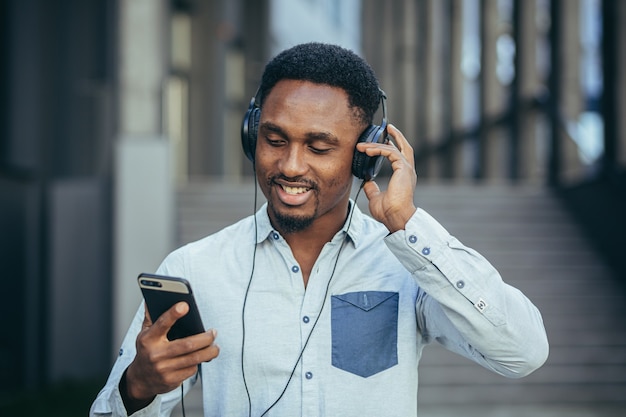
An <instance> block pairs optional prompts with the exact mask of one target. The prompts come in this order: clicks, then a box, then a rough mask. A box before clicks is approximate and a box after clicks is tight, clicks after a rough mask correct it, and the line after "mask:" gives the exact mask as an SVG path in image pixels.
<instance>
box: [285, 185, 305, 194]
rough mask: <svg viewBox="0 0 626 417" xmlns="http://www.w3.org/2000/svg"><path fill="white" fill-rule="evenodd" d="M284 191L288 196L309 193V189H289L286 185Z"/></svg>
mask: <svg viewBox="0 0 626 417" xmlns="http://www.w3.org/2000/svg"><path fill="white" fill-rule="evenodd" d="M283 190H285V192H286V193H287V194H294V195H295V194H302V193H306V192H307V191H309V189H308V188H305V187H287V186H286V185H283Z"/></svg>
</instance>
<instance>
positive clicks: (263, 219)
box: [256, 199, 365, 247]
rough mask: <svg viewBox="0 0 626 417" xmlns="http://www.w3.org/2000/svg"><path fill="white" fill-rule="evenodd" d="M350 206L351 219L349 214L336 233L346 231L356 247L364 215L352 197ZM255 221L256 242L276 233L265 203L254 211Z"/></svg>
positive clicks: (344, 232)
mask: <svg viewBox="0 0 626 417" xmlns="http://www.w3.org/2000/svg"><path fill="white" fill-rule="evenodd" d="M350 207H351V208H353V212H352V219H350V216H348V218H347V219H346V221H345V223H344V224H343V227H342V228H341V230H340V231H339V232H338V233H341V234H342V235H345V234H346V233H347V234H348V236H349V237H350V240H351V241H352V243H353V244H354V246H355V247H357V246H358V242H359V239H360V236H361V235H362V231H363V221H364V220H365V215H364V214H363V212H362V211H361V210H360V209H359V206H358V205H356V204H355V203H354V200H352V199H350ZM256 221H257V225H256V227H257V231H258V233H257V238H256V239H257V243H261V242H263V241H264V240H265V239H268V238H270V237H271V236H273V234H274V233H278V232H277V231H276V230H274V228H273V227H272V223H271V222H270V218H269V215H268V214H267V203H264V204H263V205H262V206H261V208H260V209H259V210H258V211H257V212H256Z"/></svg>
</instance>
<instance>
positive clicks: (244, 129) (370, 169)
mask: <svg viewBox="0 0 626 417" xmlns="http://www.w3.org/2000/svg"><path fill="white" fill-rule="evenodd" d="M379 91H380V101H381V103H382V107H383V120H382V122H381V124H380V126H377V125H369V126H368V127H367V129H365V131H363V133H361V136H359V140H358V141H357V143H361V142H366V143H370V142H371V143H387V142H388V139H387V106H386V103H385V101H386V99H387V95H386V94H385V92H384V91H383V90H380V89H379ZM257 94H258V91H257ZM257 94H255V96H254V97H252V100H250V106H249V107H248V111H247V112H246V114H245V116H244V117H243V123H242V125H241V145H242V147H243V152H244V153H245V154H246V156H247V157H248V159H249V160H251V161H252V162H254V154H255V152H256V140H257V134H258V131H259V120H260V118H261V108H260V107H259V106H257V104H256V96H257ZM383 161H384V158H383V157H382V156H374V157H371V156H368V155H367V154H365V153H363V152H360V151H358V150H357V149H356V148H355V149H354V156H353V157H352V174H353V175H354V176H355V177H357V178H359V179H362V180H365V181H369V180H373V179H374V178H376V175H378V173H379V172H380V168H381V167H382V164H383Z"/></svg>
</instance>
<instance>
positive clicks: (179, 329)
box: [137, 273, 204, 340]
mask: <svg viewBox="0 0 626 417" xmlns="http://www.w3.org/2000/svg"><path fill="white" fill-rule="evenodd" d="M137 281H138V283H139V288H141V292H142V294H143V298H144V300H145V302H146V306H147V308H148V312H149V313H150V318H151V319H152V322H155V321H156V320H157V319H158V318H159V317H160V316H161V314H163V313H165V312H166V311H167V310H169V309H170V308H171V307H172V306H173V305H174V304H176V303H178V302H180V301H184V302H186V303H187V304H188V305H189V312H188V313H187V314H186V315H185V316H183V317H181V318H180V319H178V320H177V321H176V323H174V325H173V326H172V328H171V329H170V331H169V332H168V333H167V338H168V339H169V340H175V339H181V338H183V337H187V336H191V335H194V334H198V333H202V332H204V325H203V324H202V319H201V318H200V312H199V311H198V306H197V305H196V300H195V298H194V296H193V293H192V291H191V286H190V285H189V282H187V280H185V279H184V278H177V277H168V276H164V275H154V274H147V273H142V274H140V275H139V277H138V278H137Z"/></svg>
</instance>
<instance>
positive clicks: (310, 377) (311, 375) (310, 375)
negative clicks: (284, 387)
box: [304, 372, 313, 379]
mask: <svg viewBox="0 0 626 417" xmlns="http://www.w3.org/2000/svg"><path fill="white" fill-rule="evenodd" d="M304 376H305V378H306V379H312V378H313V373H312V372H307V373H306V374H304Z"/></svg>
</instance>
